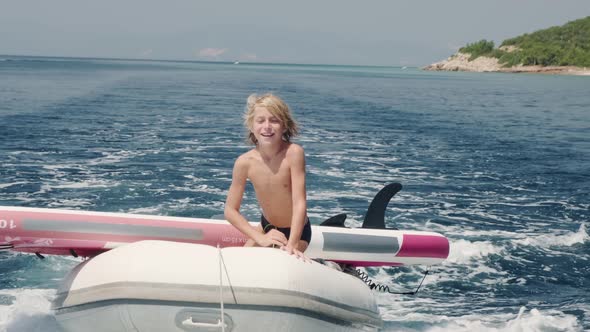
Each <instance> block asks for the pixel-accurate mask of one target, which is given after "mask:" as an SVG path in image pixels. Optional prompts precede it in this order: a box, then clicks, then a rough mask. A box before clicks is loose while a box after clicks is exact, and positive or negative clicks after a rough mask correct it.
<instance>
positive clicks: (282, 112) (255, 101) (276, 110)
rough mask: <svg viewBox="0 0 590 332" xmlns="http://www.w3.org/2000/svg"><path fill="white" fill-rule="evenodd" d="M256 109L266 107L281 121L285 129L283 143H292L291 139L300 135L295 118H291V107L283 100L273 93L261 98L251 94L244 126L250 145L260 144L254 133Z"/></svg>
mask: <svg viewBox="0 0 590 332" xmlns="http://www.w3.org/2000/svg"><path fill="white" fill-rule="evenodd" d="M256 107H265V108H266V109H267V110H268V111H269V112H270V114H272V115H273V116H275V117H276V118H277V119H279V121H281V124H282V125H283V127H285V132H284V133H283V141H285V142H290V141H291V137H294V136H297V134H298V133H299V125H298V124H297V122H295V119H293V116H291V111H290V110H289V106H288V105H287V104H286V103H285V102H284V101H283V100H282V99H281V98H279V97H277V96H275V95H273V94H272V93H267V94H264V95H261V96H258V95H256V94H251V95H250V96H249V97H248V101H247V104H246V112H245V113H244V125H245V126H246V129H247V130H248V137H247V141H248V142H249V143H252V144H254V145H256V144H257V143H258V142H257V140H256V137H254V134H253V133H252V122H253V121H254V109H256Z"/></svg>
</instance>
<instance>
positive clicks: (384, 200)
mask: <svg viewBox="0 0 590 332" xmlns="http://www.w3.org/2000/svg"><path fill="white" fill-rule="evenodd" d="M400 190H402V185H401V184H400V183H397V182H393V183H390V184H388V185H386V186H385V187H383V189H381V190H379V192H378V193H377V195H375V198H373V201H372V202H371V204H370V205H369V208H368V209H367V214H366V215H365V220H364V221H363V226H362V228H373V229H385V210H386V209H387V205H388V204H389V201H390V200H391V198H392V197H393V196H394V195H395V194H397V193H398V192H399V191H400ZM393 229H397V228H393Z"/></svg>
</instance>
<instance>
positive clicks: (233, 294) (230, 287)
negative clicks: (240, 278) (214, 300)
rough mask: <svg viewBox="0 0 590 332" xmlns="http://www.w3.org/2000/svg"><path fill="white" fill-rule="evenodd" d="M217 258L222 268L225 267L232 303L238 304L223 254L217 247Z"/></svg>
mask: <svg viewBox="0 0 590 332" xmlns="http://www.w3.org/2000/svg"><path fill="white" fill-rule="evenodd" d="M218 248H219V247H218ZM219 260H220V263H221V264H223V268H224V269H225V275H226V276H227V281H228V283H229V289H230V290H231V295H232V296H233V298H234V303H235V304H238V300H237V299H236V293H235V292H234V286H233V285H232V284H231V280H230V279H229V273H228V272H227V266H226V265H225V260H224V259H223V254H222V253H221V249H219ZM220 268H221V266H220Z"/></svg>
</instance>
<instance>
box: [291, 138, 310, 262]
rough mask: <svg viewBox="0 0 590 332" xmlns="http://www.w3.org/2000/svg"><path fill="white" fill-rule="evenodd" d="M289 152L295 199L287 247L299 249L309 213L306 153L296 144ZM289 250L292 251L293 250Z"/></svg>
mask: <svg viewBox="0 0 590 332" xmlns="http://www.w3.org/2000/svg"><path fill="white" fill-rule="evenodd" d="M288 152H289V154H290V156H289V157H290V159H291V190H292V192H291V196H292V199H293V202H292V204H293V215H292V217H291V234H290V236H289V241H288V243H287V247H288V248H287V249H291V248H293V249H297V247H298V245H299V240H300V239H301V233H302V232H303V226H304V225H305V221H306V220H305V219H306V218H305V217H306V213H307V198H306V192H305V154H304V151H303V148H302V147H301V146H299V145H295V144H294V145H293V146H292V150H290V151H288ZM289 247H290V248H289ZM288 251H290V252H292V250H288Z"/></svg>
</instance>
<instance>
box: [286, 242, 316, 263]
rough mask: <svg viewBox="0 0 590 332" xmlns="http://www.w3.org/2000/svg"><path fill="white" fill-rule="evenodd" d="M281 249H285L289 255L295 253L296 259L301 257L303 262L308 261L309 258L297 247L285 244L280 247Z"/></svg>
mask: <svg viewBox="0 0 590 332" xmlns="http://www.w3.org/2000/svg"><path fill="white" fill-rule="evenodd" d="M281 250H284V251H286V252H287V253H288V254H289V255H295V257H297V258H298V259H299V258H301V259H303V261H305V262H310V260H309V258H307V256H305V255H304V254H303V253H302V252H301V251H299V249H297V248H295V247H292V246H291V245H289V244H287V245H285V246H282V247H281Z"/></svg>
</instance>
